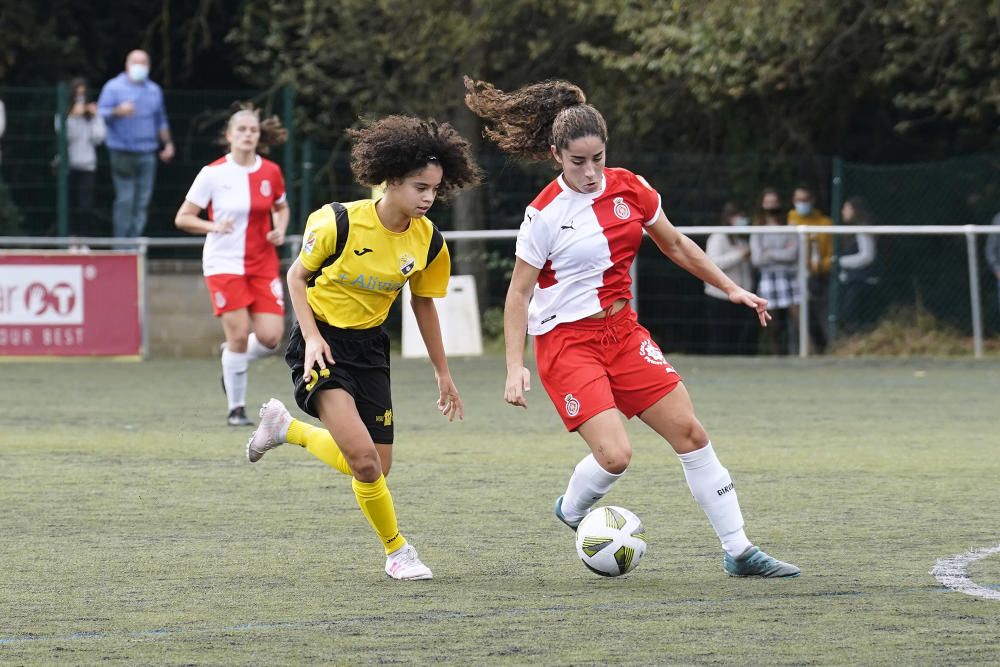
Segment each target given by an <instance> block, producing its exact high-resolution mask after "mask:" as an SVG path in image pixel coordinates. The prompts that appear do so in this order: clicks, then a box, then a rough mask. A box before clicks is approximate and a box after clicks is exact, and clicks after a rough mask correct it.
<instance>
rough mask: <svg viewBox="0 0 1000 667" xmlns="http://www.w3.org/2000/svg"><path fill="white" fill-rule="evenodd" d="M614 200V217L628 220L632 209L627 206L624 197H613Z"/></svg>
mask: <svg viewBox="0 0 1000 667" xmlns="http://www.w3.org/2000/svg"><path fill="white" fill-rule="evenodd" d="M614 202H615V217H617V218H620V219H621V220H628V219H629V218H630V217H632V209H630V208H629V207H628V204H626V203H625V199H624V198H623V197H615V199H614Z"/></svg>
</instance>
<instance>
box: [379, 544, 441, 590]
mask: <svg viewBox="0 0 1000 667" xmlns="http://www.w3.org/2000/svg"><path fill="white" fill-rule="evenodd" d="M385 573H386V574H388V575H389V576H390V577H392V578H393V579H400V580H403V581H415V580H418V579H432V578H433V577H434V575H433V574H431V569H430V568H429V567H427V566H426V565H424V564H423V563H421V562H420V557H419V556H418V555H417V550H416V549H414V548H413V547H412V546H411V545H409V544H407V545H406V546H405V547H403V548H402V549H397V550H396V551H393V552H392V553H391V554H389V555H388V556H386V558H385Z"/></svg>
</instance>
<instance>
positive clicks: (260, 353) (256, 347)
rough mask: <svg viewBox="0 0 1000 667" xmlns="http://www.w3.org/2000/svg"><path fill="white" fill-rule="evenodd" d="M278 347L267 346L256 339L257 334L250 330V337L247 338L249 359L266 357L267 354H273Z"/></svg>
mask: <svg viewBox="0 0 1000 667" xmlns="http://www.w3.org/2000/svg"><path fill="white" fill-rule="evenodd" d="M277 349H278V346H277V345H275V346H274V347H267V346H266V345H264V344H263V343H261V342H260V341H259V340H257V334H255V333H253V332H250V337H249V338H247V357H248V358H249V359H250V361H253V360H254V359H260V358H261V357H266V356H267V355H269V354H274V353H275V352H276V351H277Z"/></svg>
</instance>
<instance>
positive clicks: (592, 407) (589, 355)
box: [535, 305, 681, 431]
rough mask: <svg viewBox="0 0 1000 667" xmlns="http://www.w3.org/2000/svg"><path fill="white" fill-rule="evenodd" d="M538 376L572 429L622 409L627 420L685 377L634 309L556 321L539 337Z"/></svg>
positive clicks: (537, 343) (567, 425)
mask: <svg viewBox="0 0 1000 667" xmlns="http://www.w3.org/2000/svg"><path fill="white" fill-rule="evenodd" d="M535 358H536V361H537V362H538V377H539V378H540V379H541V381H542V386H544V387H545V391H546V392H548V394H549V398H551V399H552V402H553V403H554V404H555V406H556V410H557V411H558V412H559V416H560V417H562V420H563V423H564V424H566V428H567V429H569V430H570V431H575V430H576V429H577V428H579V426H580V425H581V424H583V423H584V422H585V421H587V420H588V419H590V418H591V417H593V416H594V415H596V414H598V413H600V412H604V411H605V410H610V409H611V408H618V409H619V410H621V412H622V413H623V414H624V415H625V416H626V417H627V418H629V419H631V418H632V417H634V416H635V415H637V414H639V413H640V412H643V411H644V410H646V409H647V408H649V407H650V406H652V405H653V404H654V403H656V402H657V401H658V400H660V399H661V398H663V397H664V396H666V395H667V394H669V393H670V392H671V391H673V389H674V387H676V386H677V383H679V382H680V381H681V376H680V375H678V374H677V371H675V370H674V369H673V367H672V366H671V365H670V364H669V363H667V360H666V359H664V358H663V353H662V352H660V348H659V347H658V346H657V345H656V343H654V342H653V339H652V337H651V336H650V335H649V332H648V331H647V330H646V328H645V327H643V326H642V325H641V324H639V322H638V320H637V318H636V314H635V311H634V310H632V309H631V308H630V307H629V306H627V305H626V306H625V307H624V308H622V309H621V310H620V311H618V312H617V313H615V314H614V315H612V316H610V317H607V318H603V319H596V320H595V319H589V318H588V319H584V320H578V321H576V322H567V323H564V324H560V325H558V326H557V327H556V328H555V329H553V330H552V331H550V332H548V333H546V334H542V335H541V336H538V337H536V338H535Z"/></svg>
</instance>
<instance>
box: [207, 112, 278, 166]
mask: <svg viewBox="0 0 1000 667" xmlns="http://www.w3.org/2000/svg"><path fill="white" fill-rule="evenodd" d="M262 113H263V109H260V108H259V107H257V106H256V105H254V103H253V102H235V103H234V104H233V106H232V114H231V115H230V116H229V120H228V121H226V126H225V127H224V128H223V129H222V134H221V135H220V136H219V139H218V141H217V143H218V144H219V145H220V146H228V145H229V140H228V139H226V132H228V131H229V128H230V127H231V126H232V124H233V121H235V120H236V117H237V116H241V115H244V114H249V115H251V116H253V117H254V118H256V119H257V122H258V123H260V141H259V142H258V143H257V152H258V153H260V154H262V155H267V154H268V153H269V152H270V151H271V149H272V148H274V147H275V146H280V145H281V144H283V143H285V141H287V140H288V130H286V129H285V128H284V127H283V126H282V124H281V119H280V118H278V117H277V116H271V117H269V118H261V114H262Z"/></svg>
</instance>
